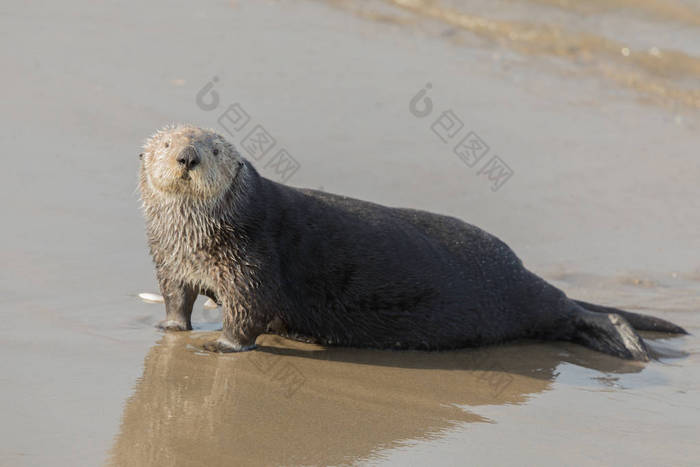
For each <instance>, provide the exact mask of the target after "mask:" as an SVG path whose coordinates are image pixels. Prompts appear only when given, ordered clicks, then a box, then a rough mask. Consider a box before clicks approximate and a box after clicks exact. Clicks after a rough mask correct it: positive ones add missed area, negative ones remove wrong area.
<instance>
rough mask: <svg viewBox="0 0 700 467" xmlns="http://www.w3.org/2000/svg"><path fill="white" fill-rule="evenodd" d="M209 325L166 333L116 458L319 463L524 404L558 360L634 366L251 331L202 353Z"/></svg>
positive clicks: (602, 359)
mask: <svg viewBox="0 0 700 467" xmlns="http://www.w3.org/2000/svg"><path fill="white" fill-rule="evenodd" d="M215 336H216V334H214V333H177V334H166V335H164V336H163V338H162V339H161V341H160V342H158V343H157V344H156V345H155V346H153V347H152V348H151V350H150V351H149V353H148V355H147V356H146V359H145V368H144V373H143V376H142V378H140V380H139V381H138V383H137V385H136V388H135V391H134V394H133V396H132V397H131V398H130V399H129V401H128V403H127V405H126V407H125V409H124V414H123V419H122V425H121V430H120V433H119V435H118V436H117V438H116V441H115V444H114V447H113V450H112V453H111V463H112V464H115V465H189V464H214V465H218V464H221V463H228V462H231V463H234V464H244V465H279V464H284V465H290V464H304V465H309V464H313V465H318V464H323V465H328V464H334V465H337V464H348V463H356V462H358V461H363V460H365V461H366V460H369V459H371V458H372V456H373V455H375V454H376V453H377V452H378V451H380V450H384V449H389V448H392V447H397V446H400V445H402V444H403V443H404V442H406V441H408V440H421V439H431V438H436V437H440V436H441V434H443V433H445V432H446V431H448V430H450V429H453V428H455V427H457V426H459V425H462V424H464V423H475V422H494V420H489V419H488V418H485V417H483V416H481V415H479V414H478V410H479V406H487V405H488V406H491V405H505V404H511V405H518V404H524V403H525V402H526V401H527V400H528V399H529V398H530V397H532V395H534V394H537V393H542V392H545V391H548V390H549V389H550V388H551V386H552V383H553V381H554V380H555V379H556V377H557V367H558V366H559V365H560V364H561V363H564V362H569V363H574V364H577V365H582V366H586V367H589V368H594V369H597V370H599V371H601V372H604V373H635V372H639V371H641V370H642V369H643V365H641V364H638V363H633V362H626V361H623V360H619V359H616V358H614V357H609V356H607V355H601V354H597V353H595V352H592V351H588V350H586V349H581V348H576V349H574V348H573V347H574V346H572V348H569V346H568V345H567V344H557V345H551V344H538V343H527V342H521V343H515V344H511V345H507V346H499V347H490V348H484V349H465V350H459V351H451V352H411V351H400V352H399V351H379V350H371V349H349V348H340V347H338V348H322V347H318V346H315V345H311V344H304V343H300V342H295V341H289V340H286V339H283V338H280V337H278V336H268V335H266V336H261V338H259V339H258V344H259V349H258V350H257V351H253V352H244V353H240V354H226V355H214V354H207V353H203V352H201V351H200V349H201V345H202V344H203V343H204V342H205V341H207V340H209V339H212V338H213V337H215Z"/></svg>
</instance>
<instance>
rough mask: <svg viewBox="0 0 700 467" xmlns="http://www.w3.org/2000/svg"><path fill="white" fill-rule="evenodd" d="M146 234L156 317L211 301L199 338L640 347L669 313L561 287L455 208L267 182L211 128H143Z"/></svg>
mask: <svg viewBox="0 0 700 467" xmlns="http://www.w3.org/2000/svg"><path fill="white" fill-rule="evenodd" d="M141 158H142V163H141V169H140V190H141V198H142V201H143V211H144V215H145V218H146V230H147V236H148V243H149V246H150V251H151V254H152V256H153V260H154V263H155V267H156V273H157V277H158V281H159V283H160V288H161V291H162V294H163V297H164V299H165V308H166V319H165V320H164V321H163V322H161V323H160V326H161V327H162V328H163V329H166V330H181V331H184V330H189V329H192V325H191V319H190V318H191V314H192V307H193V304H194V301H195V299H196V298H197V295H198V294H203V295H207V296H209V297H210V298H212V299H214V300H215V301H216V302H217V303H219V304H220V305H221V307H222V311H223V331H222V334H221V336H220V338H219V339H217V340H216V341H214V342H212V343H210V344H207V345H206V346H205V348H207V350H212V351H220V352H232V351H244V350H249V349H253V348H254V347H255V340H256V338H257V337H258V336H259V335H260V334H262V333H265V332H277V333H280V334H283V335H288V336H296V337H299V338H308V339H313V340H315V341H316V342H318V343H320V344H323V345H342V346H353V347H374V348H392V349H424V350H440V349H454V348H460V347H467V346H479V345H488V344H496V343H502V342H506V341H509V340H513V339H518V338H534V339H545V340H567V341H573V342H578V343H580V344H583V345H585V346H587V347H590V348H592V349H595V350H598V351H601V352H605V353H608V354H612V355H616V356H619V357H622V358H627V359H635V360H648V359H649V353H648V350H647V347H646V346H645V344H644V341H643V340H642V339H641V338H640V337H639V335H638V334H637V333H636V332H635V329H637V330H651V331H661V332H669V333H685V331H684V330H683V329H682V328H680V327H678V326H676V325H674V324H672V323H669V322H667V321H664V320H661V319H658V318H654V317H648V316H643V315H639V314H635V313H630V312H626V311H622V310H617V309H613V308H608V307H603V306H599V305H593V304H589V303H584V302H580V301H576V300H572V299H569V298H568V297H567V296H566V295H565V294H564V293H563V292H562V291H561V290H559V289H557V288H556V287H554V286H553V285H551V284H549V283H547V282H546V281H545V280H543V279H541V278H540V277H538V276H537V275H535V274H533V273H532V272H530V271H528V270H527V269H526V268H525V267H524V266H523V264H522V262H521V261H520V260H519V259H518V257H517V256H516V255H515V253H513V251H512V250H511V249H510V248H509V247H508V246H507V245H506V244H505V243H503V242H502V241H501V240H499V239H498V238H496V237H495V236H493V235H490V234H488V233H486V232H484V231H483V230H481V229H479V228H477V227H475V226H473V225H470V224H467V223H465V222H463V221H461V220H459V219H456V218H454V217H449V216H444V215H439V214H433V213H430V212H425V211H419V210H414V209H403V208H391V207H385V206H381V205H379V204H374V203H370V202H366V201H360V200H357V199H353V198H348V197H345V196H339V195H334V194H330V193H324V192H320V191H315V190H308V189H298V188H292V187H289V186H285V185H282V184H279V183H275V182H273V181H271V180H268V179H266V178H264V177H262V176H260V175H259V174H258V172H257V171H256V170H255V168H254V167H253V166H252V165H251V164H250V162H248V161H247V160H245V159H244V158H243V157H241V155H240V154H239V153H238V152H237V151H236V149H235V148H234V147H233V145H231V144H230V143H229V142H227V141H226V140H225V139H224V138H223V137H222V136H221V135H219V134H217V133H216V132H214V131H210V130H205V129H201V128H198V127H195V126H191V125H177V126H169V127H166V128H164V129H162V130H160V131H158V132H156V133H155V134H154V135H153V136H152V137H151V138H150V139H148V141H147V142H146V144H145V148H144V152H143V153H142V154H141Z"/></svg>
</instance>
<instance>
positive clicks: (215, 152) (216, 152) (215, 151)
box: [212, 148, 219, 156]
mask: <svg viewBox="0 0 700 467" xmlns="http://www.w3.org/2000/svg"><path fill="white" fill-rule="evenodd" d="M212 152H213V153H214V155H215V156H218V155H219V150H218V149H216V148H214V150H213V151H212Z"/></svg>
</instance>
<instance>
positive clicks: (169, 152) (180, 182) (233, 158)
mask: <svg viewBox="0 0 700 467" xmlns="http://www.w3.org/2000/svg"><path fill="white" fill-rule="evenodd" d="M141 159H142V163H141V190H142V191H143V190H150V191H152V192H154V193H162V194H170V195H175V196H186V197H190V198H196V199H202V200H206V199H211V198H216V197H218V196H219V195H220V194H221V193H223V192H224V191H225V190H226V189H228V188H229V187H230V185H231V183H232V182H233V180H234V179H235V177H236V175H237V173H238V171H239V170H240V168H241V166H242V165H243V159H242V158H241V157H240V155H239V154H238V153H237V152H236V150H235V149H234V147H233V146H232V145H231V144H230V143H228V142H227V141H226V140H225V139H224V138H223V137H222V136H221V135H219V134H217V133H214V132H213V131H211V130H205V129H202V128H197V127H194V126H189V125H181V126H176V127H170V128H165V129H163V130H160V131H158V132H157V133H156V134H154V135H153V136H152V137H151V138H150V139H149V140H148V141H147V142H146V144H145V146H144V152H143V154H142V155H141Z"/></svg>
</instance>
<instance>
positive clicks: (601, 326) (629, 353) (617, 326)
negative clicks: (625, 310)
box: [569, 303, 649, 361]
mask: <svg viewBox="0 0 700 467" xmlns="http://www.w3.org/2000/svg"><path fill="white" fill-rule="evenodd" d="M571 305H573V307H575V308H576V311H577V313H576V314H575V318H574V323H573V324H574V331H573V333H572V334H571V335H570V337H569V340H571V341H573V342H576V343H579V344H582V345H584V346H586V347H588V348H591V349H593V350H597V351H599V352H604V353H607V354H610V355H615V356H616V357H621V358H626V359H628V360H642V361H648V360H649V351H648V350H647V347H646V345H645V344H644V341H643V340H642V338H641V337H639V335H638V334H637V333H636V332H635V331H634V329H632V326H630V324H629V323H628V322H627V321H626V320H625V319H624V318H622V317H621V316H620V315H619V314H616V313H600V312H593V311H589V310H586V309H583V308H582V307H581V306H580V305H575V304H573V303H572V304H571Z"/></svg>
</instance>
